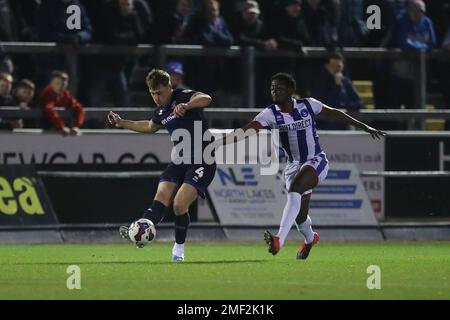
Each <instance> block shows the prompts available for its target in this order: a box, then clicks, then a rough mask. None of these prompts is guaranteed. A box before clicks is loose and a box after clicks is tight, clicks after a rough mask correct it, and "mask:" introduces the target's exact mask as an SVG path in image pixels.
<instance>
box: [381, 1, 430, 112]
mask: <svg viewBox="0 0 450 320" xmlns="http://www.w3.org/2000/svg"><path fill="white" fill-rule="evenodd" d="M425 11H426V7H425V3H424V2H423V1H422V0H412V1H410V2H409V5H408V10H407V11H405V12H403V13H401V14H400V15H399V16H398V17H397V20H396V24H395V27H394V30H393V32H392V38H391V47H394V48H401V49H404V50H415V49H431V48H433V47H434V46H435V45H436V37H435V34H434V28H433V23H432V21H431V20H430V19H429V18H428V17H426V16H425ZM413 71H414V66H413V62H411V61H409V60H398V61H395V62H394V63H393V64H392V77H391V81H392V82H391V84H390V106H391V108H400V106H401V105H404V106H405V107H406V108H414V95H413V92H414V90H413V88H414V73H413Z"/></svg>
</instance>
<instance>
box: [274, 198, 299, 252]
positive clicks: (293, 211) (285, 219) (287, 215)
mask: <svg viewBox="0 0 450 320" xmlns="http://www.w3.org/2000/svg"><path fill="white" fill-rule="evenodd" d="M301 204H302V196H301V194H300V193H297V192H289V193H288V195H287V202H286V205H285V206H284V210H283V216H282V218H281V222H280V229H279V230H278V234H277V236H278V237H280V245H281V246H282V245H283V244H284V242H285V240H286V237H287V235H288V233H289V230H291V228H292V225H293V224H294V221H295V218H296V217H297V215H298V213H299V212H300V207H301Z"/></svg>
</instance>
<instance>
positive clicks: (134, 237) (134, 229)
mask: <svg viewBox="0 0 450 320" xmlns="http://www.w3.org/2000/svg"><path fill="white" fill-rule="evenodd" d="M128 235H129V237H130V240H131V242H133V243H134V244H135V245H136V246H137V247H138V248H143V247H144V246H145V245H146V244H147V243H150V242H152V241H153V239H155V235H156V228H155V225H154V224H153V222H151V221H150V220H148V219H145V218H142V219H139V220H136V221H134V222H133V223H131V225H130V228H129V229H128Z"/></svg>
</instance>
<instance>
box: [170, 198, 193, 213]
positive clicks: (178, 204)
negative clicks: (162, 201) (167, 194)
mask: <svg viewBox="0 0 450 320" xmlns="http://www.w3.org/2000/svg"><path fill="white" fill-rule="evenodd" d="M188 209H189V207H188V205H186V204H185V203H184V202H183V201H180V200H177V199H175V201H174V202H173V213H175V215H177V216H181V215H183V214H185V213H187V212H188Z"/></svg>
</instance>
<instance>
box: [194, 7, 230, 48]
mask: <svg viewBox="0 0 450 320" xmlns="http://www.w3.org/2000/svg"><path fill="white" fill-rule="evenodd" d="M188 34H189V38H190V39H191V43H193V44H202V45H206V46H231V45H232V44H233V42H234V38H233V35H232V34H231V32H230V30H229V29H228V25H227V23H226V21H225V19H224V18H223V17H222V16H221V15H220V3H219V1H217V0H203V6H202V10H201V12H200V14H198V15H197V16H195V17H194V18H193V19H192V21H191V23H190V25H189V26H188Z"/></svg>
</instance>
